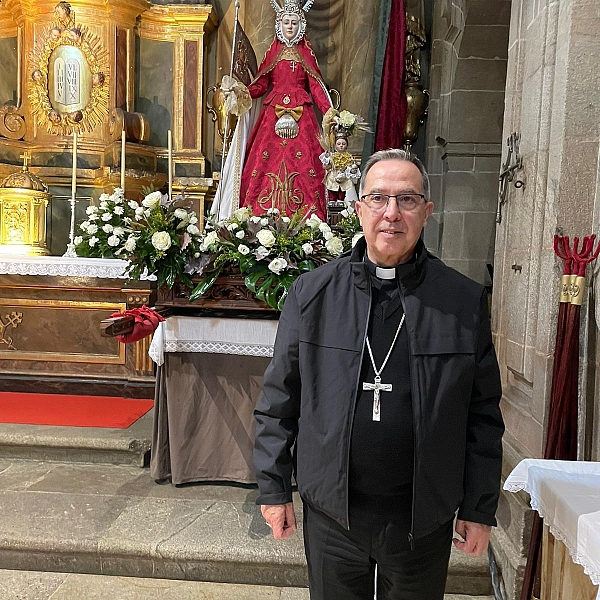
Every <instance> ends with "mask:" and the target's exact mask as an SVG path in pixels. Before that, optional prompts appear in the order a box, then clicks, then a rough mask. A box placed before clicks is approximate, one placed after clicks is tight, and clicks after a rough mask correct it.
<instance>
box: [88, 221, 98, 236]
mask: <svg viewBox="0 0 600 600" xmlns="http://www.w3.org/2000/svg"><path fill="white" fill-rule="evenodd" d="M97 231H98V225H94V223H91V224H90V225H88V228H87V232H88V233H89V234H90V235H94V234H95V233H96V232H97Z"/></svg>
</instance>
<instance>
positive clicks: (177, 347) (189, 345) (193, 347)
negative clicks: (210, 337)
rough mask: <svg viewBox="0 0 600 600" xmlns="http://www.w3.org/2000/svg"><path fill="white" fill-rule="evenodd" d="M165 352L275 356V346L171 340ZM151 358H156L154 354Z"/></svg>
mask: <svg viewBox="0 0 600 600" xmlns="http://www.w3.org/2000/svg"><path fill="white" fill-rule="evenodd" d="M163 351H164V352H205V353H209V354H237V355H240V356H264V357H267V358H270V357H272V356H273V346H259V345H256V344H234V343H231V342H203V341H182V340H177V341H170V342H165V346H164V350H163ZM150 356H151V358H153V359H154V357H153V356H152V355H150Z"/></svg>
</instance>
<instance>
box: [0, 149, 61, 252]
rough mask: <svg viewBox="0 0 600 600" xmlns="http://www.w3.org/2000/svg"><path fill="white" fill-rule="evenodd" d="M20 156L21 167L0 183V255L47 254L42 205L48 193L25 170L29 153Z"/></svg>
mask: <svg viewBox="0 0 600 600" xmlns="http://www.w3.org/2000/svg"><path fill="white" fill-rule="evenodd" d="M21 158H22V159H23V169H22V170H21V171H18V172H16V173H13V174H12V175H9V176H8V177H7V178H6V179H5V180H4V181H3V182H2V185H0V254H21V255H25V254H29V255H37V256H40V255H44V254H49V251H48V248H47V247H46V208H47V206H48V202H49V200H50V197H51V195H50V194H49V193H48V188H47V187H46V185H45V184H44V183H43V182H42V180H41V179H39V178H38V177H36V176H35V175H34V174H33V173H30V172H29V169H28V167H27V163H28V161H29V158H30V155H29V153H28V152H25V153H24V154H22V155H21Z"/></svg>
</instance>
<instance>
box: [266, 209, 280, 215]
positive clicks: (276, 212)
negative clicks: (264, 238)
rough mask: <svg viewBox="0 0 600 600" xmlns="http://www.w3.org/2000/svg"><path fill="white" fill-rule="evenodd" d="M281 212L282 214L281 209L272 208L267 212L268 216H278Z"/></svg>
mask: <svg viewBox="0 0 600 600" xmlns="http://www.w3.org/2000/svg"><path fill="white" fill-rule="evenodd" d="M279 212H280V211H279V209H278V208H270V209H269V210H268V211H267V214H268V215H278V214H279Z"/></svg>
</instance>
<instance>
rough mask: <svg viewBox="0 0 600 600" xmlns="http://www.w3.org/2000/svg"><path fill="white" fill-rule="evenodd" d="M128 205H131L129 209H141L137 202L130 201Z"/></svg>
mask: <svg viewBox="0 0 600 600" xmlns="http://www.w3.org/2000/svg"><path fill="white" fill-rule="evenodd" d="M127 204H128V205H129V208H132V209H133V210H135V209H136V208H139V207H140V205H139V204H138V203H137V202H136V201H135V200H130V201H129V202H128V203H127Z"/></svg>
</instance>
